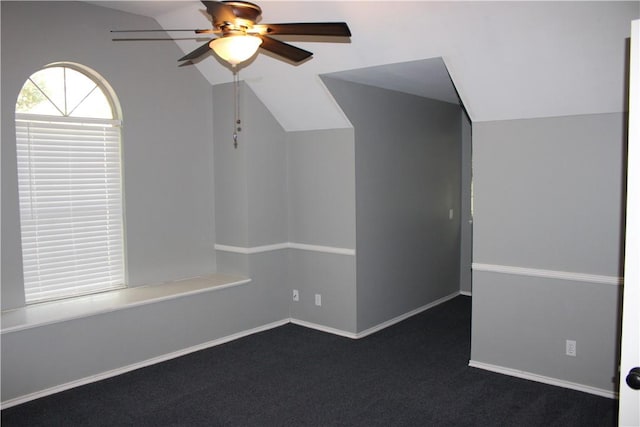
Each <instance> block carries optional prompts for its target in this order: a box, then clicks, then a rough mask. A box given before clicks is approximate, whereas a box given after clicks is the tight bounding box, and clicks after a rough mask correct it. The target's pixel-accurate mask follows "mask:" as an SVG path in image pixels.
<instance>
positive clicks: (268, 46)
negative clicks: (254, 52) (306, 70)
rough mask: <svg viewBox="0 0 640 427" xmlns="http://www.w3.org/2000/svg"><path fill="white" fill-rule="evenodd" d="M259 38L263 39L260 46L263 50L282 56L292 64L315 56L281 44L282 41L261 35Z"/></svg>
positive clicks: (286, 44)
mask: <svg viewBox="0 0 640 427" xmlns="http://www.w3.org/2000/svg"><path fill="white" fill-rule="evenodd" d="M258 37H260V38H261V39H262V44H261V45H260V47H261V48H262V49H264V50H267V51H269V52H271V53H275V54H276V55H279V56H282V57H283V58H285V59H288V60H289V61H292V62H302V61H304V60H305V59H307V58H308V57H310V56H311V55H313V53H311V52H309V51H307V50H304V49H300V48H299V47H295V46H292V45H290V44H288V43H284V42H281V41H280V40H276V39H272V38H271V37H268V36H264V35H259V36H258Z"/></svg>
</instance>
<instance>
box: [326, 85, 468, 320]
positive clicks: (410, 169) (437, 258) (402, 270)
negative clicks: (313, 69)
mask: <svg viewBox="0 0 640 427" xmlns="http://www.w3.org/2000/svg"><path fill="white" fill-rule="evenodd" d="M324 81H325V83H326V84H327V86H328V88H329V90H330V91H331V93H332V95H333V96H334V97H335V99H336V101H337V102H338V104H340V106H341V107H342V109H343V110H344V112H345V114H346V115H347V116H348V118H349V120H350V121H351V123H352V124H353V127H354V130H355V175H356V230H357V234H356V240H357V255H356V258H357V261H356V262H357V307H358V330H359V331H362V330H366V329H368V328H370V327H373V326H375V325H377V324H380V323H382V322H384V321H386V320H389V319H392V318H394V317H397V316H400V315H403V314H405V313H407V312H408V311H411V310H413V309H416V308H419V307H421V306H424V305H426V304H429V303H430V302H433V301H435V300H437V299H439V298H442V297H444V296H447V295H450V294H452V293H455V292H458V291H459V290H460V283H459V276H460V264H459V262H460V197H461V193H460V167H461V166H460V164H461V120H460V114H461V108H460V107H459V106H458V105H454V104H449V103H445V102H440V101H435V100H431V99H427V98H421V97H416V96H412V95H407V94H403V93H399V92H394V91H389V90H385V89H380V88H376V87H372V86H365V85H361V84H358V83H351V82H346V81H341V80H337V79H334V78H330V77H326V78H324ZM449 209H453V212H454V216H453V219H451V220H450V219H449Z"/></svg>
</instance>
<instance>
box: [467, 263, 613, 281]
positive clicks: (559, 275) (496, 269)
mask: <svg viewBox="0 0 640 427" xmlns="http://www.w3.org/2000/svg"><path fill="white" fill-rule="evenodd" d="M471 268H472V269H473V271H484V272H489V273H502V274H514V275H517V276H529V277H544V278H546V279H559V280H571V281H575V282H588V283H599V284H605V285H622V283H623V278H622V277H616V276H601V275H597V274H586V273H574V272H569V271H556V270H543V269H539V268H526V267H513V266H509V265H496V264H481V263H477V262H474V263H473V264H472V266H471Z"/></svg>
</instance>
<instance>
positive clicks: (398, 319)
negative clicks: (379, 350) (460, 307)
mask: <svg viewBox="0 0 640 427" xmlns="http://www.w3.org/2000/svg"><path fill="white" fill-rule="evenodd" d="M460 294H461V292H454V293H452V294H449V295H446V296H444V297H442V298H439V299H437V300H435V301H433V302H430V303H429V304H426V305H423V306H422V307H418V308H416V309H414V310H411V311H409V312H407V313H405V314H401V315H400V316H397V317H394V318H393V319H389V320H387V321H385V322H382V323H380V324H378V325H375V326H372V327H371V328H369V329H365V330H364V331H361V332H356V333H353V332H348V331H343V330H341V329H336V328H331V327H329V326H324V325H319V324H317V323H312V322H307V321H306V320H300V319H294V318H291V323H293V324H295V325H300V326H304V327H305V328H310V329H315V330H318V331H322V332H327V333H330V334H334V335H339V336H342V337H346V338H351V339H355V340H357V339H360V338H364V337H366V336H369V335H371V334H375V333H376V332H379V331H381V330H383V329H385V328H388V327H389V326H393V325H395V324H396V323H400V322H402V321H403V320H406V319H408V318H410V317H413V316H415V315H416V314H420V313H422V312H423V311H426V310H428V309H430V308H433V307H435V306H437V305H440V304H442V303H444V302H447V301H449V300H450V299H453V298H455V297H457V296H458V295H460Z"/></svg>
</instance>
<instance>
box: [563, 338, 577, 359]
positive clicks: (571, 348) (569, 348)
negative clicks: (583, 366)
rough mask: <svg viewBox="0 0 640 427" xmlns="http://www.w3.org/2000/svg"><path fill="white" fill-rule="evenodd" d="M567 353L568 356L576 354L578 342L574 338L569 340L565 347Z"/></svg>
mask: <svg viewBox="0 0 640 427" xmlns="http://www.w3.org/2000/svg"><path fill="white" fill-rule="evenodd" d="M565 353H566V355H567V356H573V357H575V356H576V342H575V341H573V340H567V344H566V347H565Z"/></svg>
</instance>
